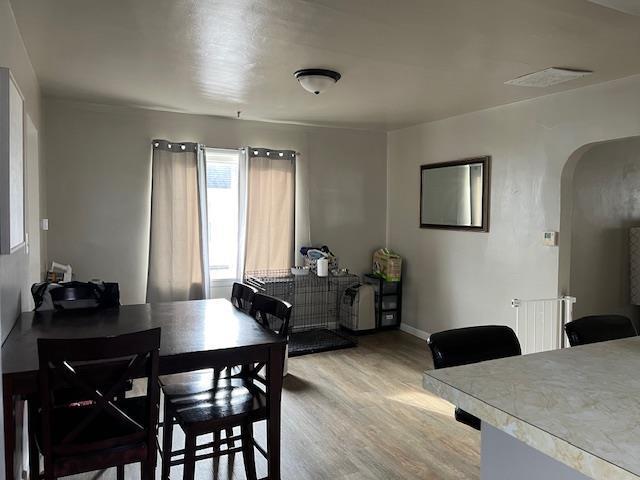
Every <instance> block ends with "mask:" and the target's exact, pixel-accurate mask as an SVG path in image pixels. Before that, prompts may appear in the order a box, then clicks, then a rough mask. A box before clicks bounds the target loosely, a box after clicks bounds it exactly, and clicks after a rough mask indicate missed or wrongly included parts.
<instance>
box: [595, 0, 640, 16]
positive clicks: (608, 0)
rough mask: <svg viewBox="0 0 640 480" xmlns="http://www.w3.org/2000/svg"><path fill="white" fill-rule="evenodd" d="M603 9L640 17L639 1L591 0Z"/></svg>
mask: <svg viewBox="0 0 640 480" xmlns="http://www.w3.org/2000/svg"><path fill="white" fill-rule="evenodd" d="M589 1H590V2H591V3H597V4H598V5H602V6H603V7H608V8H613V9H614V10H618V11H619V12H622V13H628V14H629V15H640V2H638V0H589Z"/></svg>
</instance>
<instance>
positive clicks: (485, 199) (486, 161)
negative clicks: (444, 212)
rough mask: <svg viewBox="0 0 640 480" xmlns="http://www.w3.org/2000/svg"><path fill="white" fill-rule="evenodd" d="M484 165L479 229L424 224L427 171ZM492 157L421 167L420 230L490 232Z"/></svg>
mask: <svg viewBox="0 0 640 480" xmlns="http://www.w3.org/2000/svg"><path fill="white" fill-rule="evenodd" d="M475 163H481V164H482V224H481V225H480V226H479V227H473V226H462V225H443V224H437V223H422V193H423V187H424V186H423V183H422V175H423V172H424V171H425V170H432V169H436V168H446V167H455V166H459V165H470V164H475ZM490 188H491V156H489V155H486V156H483V157H473V158H465V159H462V160H454V161H452V162H439V163H428V164H426V165H421V166H420V218H419V223H420V228H434V229H439V230H463V231H467V232H488V231H489V210H490V208H489V203H490V199H491V191H490Z"/></svg>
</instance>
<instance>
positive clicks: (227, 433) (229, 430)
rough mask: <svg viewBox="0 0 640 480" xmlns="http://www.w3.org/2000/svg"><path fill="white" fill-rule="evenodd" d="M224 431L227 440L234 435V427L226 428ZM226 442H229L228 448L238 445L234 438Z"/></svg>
mask: <svg viewBox="0 0 640 480" xmlns="http://www.w3.org/2000/svg"><path fill="white" fill-rule="evenodd" d="M224 433H225V436H226V438H227V440H229V439H230V438H231V437H233V428H225V430H224ZM226 443H227V448H233V447H235V446H236V442H235V441H233V440H232V441H231V442H228V441H227V442H226ZM232 455H233V454H232Z"/></svg>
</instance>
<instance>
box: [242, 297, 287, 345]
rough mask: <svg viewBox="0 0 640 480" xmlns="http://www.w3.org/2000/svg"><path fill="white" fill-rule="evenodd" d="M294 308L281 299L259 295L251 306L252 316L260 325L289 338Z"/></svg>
mask: <svg viewBox="0 0 640 480" xmlns="http://www.w3.org/2000/svg"><path fill="white" fill-rule="evenodd" d="M292 310H293V307H292V306H291V304H290V303H288V302H285V301H284V300H280V299H279V298H275V297H270V296H269V295H264V294H262V293H257V294H256V296H255V297H254V299H253V304H252V305H251V312H250V315H251V316H252V317H253V318H255V319H256V321H257V322H258V323H260V325H262V326H263V327H265V328H267V329H269V330H271V331H272V332H274V333H277V334H278V335H280V336H282V337H285V338H286V337H288V336H289V320H290V319H291V311H292Z"/></svg>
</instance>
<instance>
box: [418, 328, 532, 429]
mask: <svg viewBox="0 0 640 480" xmlns="http://www.w3.org/2000/svg"><path fill="white" fill-rule="evenodd" d="M427 345H429V348H430V349H431V355H432V356H433V366H434V368H436V369H438V368H447V367H457V366H459V365H468V364H471V363H477V362H483V361H486V360H495V359H497V358H505V357H512V356H516V355H520V354H521V353H522V351H521V349H520V342H519V341H518V337H517V336H516V334H515V332H514V331H513V330H512V329H510V328H509V327H506V326H502V325H487V326H478V327H466V328H456V329H453V330H445V331H442V332H438V333H434V334H432V335H430V336H429V338H428V339H427ZM455 419H456V420H457V421H459V422H460V423H464V424H465V425H468V426H470V427H473V428H475V429H476V430H480V425H481V422H480V419H479V418H478V417H476V416H474V415H471V414H470V413H468V412H465V411H464V410H462V409H460V408H457V407H456V410H455Z"/></svg>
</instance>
